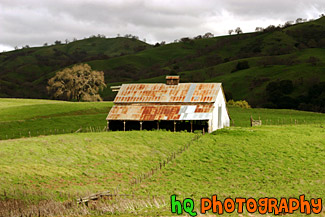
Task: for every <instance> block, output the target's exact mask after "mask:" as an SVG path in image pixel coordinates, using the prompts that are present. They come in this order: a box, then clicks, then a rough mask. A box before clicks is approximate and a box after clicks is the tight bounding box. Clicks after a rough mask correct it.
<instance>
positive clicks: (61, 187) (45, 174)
mask: <svg viewBox="0 0 325 217" xmlns="http://www.w3.org/2000/svg"><path fill="white" fill-rule="evenodd" d="M192 137H193V134H189V133H171V132H159V131H155V132H154V131H152V132H145V131H142V132H135V131H134V132H103V133H81V134H69V135H53V136H45V137H44V136H41V137H37V138H24V139H16V140H6V141H0V147H1V148H0V156H1V157H0V165H1V167H0V174H1V176H0V189H3V190H5V191H6V192H7V197H9V198H16V199H26V200H27V199H32V200H40V199H50V198H51V199H54V200H57V199H60V198H61V197H63V198H65V199H66V198H67V197H71V196H75V197H77V196H84V195H87V194H89V193H94V192H97V191H105V190H108V189H109V190H114V189H115V188H116V187H119V189H125V188H127V187H128V185H129V181H130V180H131V178H133V177H134V176H137V175H139V174H141V173H142V172H146V171H149V170H150V169H151V168H153V166H154V165H155V166H157V165H158V163H159V162H161V161H162V160H164V159H166V158H167V156H169V154H170V153H171V152H173V151H174V150H175V149H178V148H179V147H181V146H182V145H184V144H185V143H186V142H187V141H189V140H190V139H191V138H192Z"/></svg>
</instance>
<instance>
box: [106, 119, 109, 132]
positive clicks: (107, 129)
mask: <svg viewBox="0 0 325 217" xmlns="http://www.w3.org/2000/svg"><path fill="white" fill-rule="evenodd" d="M106 131H109V121H107V128H106Z"/></svg>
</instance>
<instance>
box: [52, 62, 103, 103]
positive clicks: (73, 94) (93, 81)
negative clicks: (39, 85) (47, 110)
mask: <svg viewBox="0 0 325 217" xmlns="http://www.w3.org/2000/svg"><path fill="white" fill-rule="evenodd" d="M104 87H106V84H105V81H104V72H102V71H95V70H92V69H91V67H90V66H89V65H88V64H80V65H74V66H73V67H71V68H65V69H63V70H62V71H58V72H57V73H56V74H55V76H54V77H52V78H51V79H50V80H49V81H48V86H47V90H48V92H49V94H50V95H51V96H52V97H53V98H56V99H64V100H77V101H101V100H102V98H101V97H100V95H99V94H98V91H100V90H102V89H103V88H104Z"/></svg>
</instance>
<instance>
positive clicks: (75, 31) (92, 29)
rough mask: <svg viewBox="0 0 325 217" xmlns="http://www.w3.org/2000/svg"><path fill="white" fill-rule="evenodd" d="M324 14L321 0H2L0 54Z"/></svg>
mask: <svg viewBox="0 0 325 217" xmlns="http://www.w3.org/2000/svg"><path fill="white" fill-rule="evenodd" d="M322 13H325V0H0V52H1V51H3V50H7V51H8V50H11V49H13V48H14V47H15V46H18V47H21V46H24V45H29V46H39V45H42V44H44V43H45V42H47V43H49V44H52V43H53V42H54V41H55V40H61V41H64V40H65V39H69V40H72V39H73V38H77V39H83V38H84V37H88V36H90V35H97V34H104V35H106V36H107V37H116V36H117V34H120V35H125V34H132V35H137V36H139V38H140V39H144V38H145V39H146V41H147V42H148V43H155V42H157V41H167V42H171V41H174V40H175V39H179V38H181V37H193V36H197V35H199V34H204V33H206V32H211V33H213V34H215V35H224V34H227V33H228V30H229V29H234V28H236V27H238V26H239V27H241V28H242V30H243V32H251V31H254V30H255V27H257V26H259V27H267V26H268V25H270V24H273V25H278V24H283V23H284V22H286V21H289V20H292V21H293V20H296V18H305V19H316V18H318V17H319V15H320V14H322Z"/></svg>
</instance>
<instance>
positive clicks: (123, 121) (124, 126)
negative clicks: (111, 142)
mask: <svg viewBox="0 0 325 217" xmlns="http://www.w3.org/2000/svg"><path fill="white" fill-rule="evenodd" d="M123 124H124V131H125V121H123Z"/></svg>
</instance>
